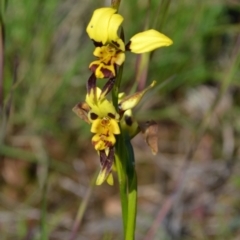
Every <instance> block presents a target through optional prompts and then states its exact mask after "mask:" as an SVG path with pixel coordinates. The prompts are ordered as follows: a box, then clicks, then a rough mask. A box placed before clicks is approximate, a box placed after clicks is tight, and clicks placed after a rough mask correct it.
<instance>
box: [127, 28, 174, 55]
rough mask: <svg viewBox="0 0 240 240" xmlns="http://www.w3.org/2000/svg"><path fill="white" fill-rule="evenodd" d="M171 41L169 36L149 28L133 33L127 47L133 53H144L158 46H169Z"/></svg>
mask: <svg viewBox="0 0 240 240" xmlns="http://www.w3.org/2000/svg"><path fill="white" fill-rule="evenodd" d="M172 43H173V42H172V40H171V39H170V38H168V37H167V36H165V35H164V34H162V33H160V32H158V31H156V30H154V29H151V30H147V31H144V32H141V33H138V34H136V35H134V36H133V37H132V38H131V39H130V45H129V49H130V51H131V52H133V53H145V52H150V51H153V50H155V49H156V48H159V47H164V46H169V45H171V44H172Z"/></svg>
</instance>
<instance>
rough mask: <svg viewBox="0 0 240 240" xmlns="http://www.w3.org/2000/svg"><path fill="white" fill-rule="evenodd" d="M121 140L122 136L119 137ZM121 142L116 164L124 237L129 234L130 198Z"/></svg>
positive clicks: (116, 155)
mask: <svg viewBox="0 0 240 240" xmlns="http://www.w3.org/2000/svg"><path fill="white" fill-rule="evenodd" d="M119 138H121V136H120V137H119ZM120 143H121V140H120V139H119V141H118V142H117V145H118V146H116V153H115V164H116V168H117V173H118V181H119V190H120V197H121V206H122V220H123V229H124V236H126V232H127V225H128V196H127V178H126V171H125V167H124V165H123V162H122V159H123V156H122V154H121V153H122V152H123V151H122V149H123V148H121V144H120Z"/></svg>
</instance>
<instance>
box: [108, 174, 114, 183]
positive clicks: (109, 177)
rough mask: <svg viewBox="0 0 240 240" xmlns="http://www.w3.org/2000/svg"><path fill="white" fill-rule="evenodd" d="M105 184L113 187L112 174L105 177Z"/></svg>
mask: <svg viewBox="0 0 240 240" xmlns="http://www.w3.org/2000/svg"><path fill="white" fill-rule="evenodd" d="M107 183H108V184H109V185H111V186H113V184H114V180H113V175H112V173H110V174H109V175H108V177H107Z"/></svg>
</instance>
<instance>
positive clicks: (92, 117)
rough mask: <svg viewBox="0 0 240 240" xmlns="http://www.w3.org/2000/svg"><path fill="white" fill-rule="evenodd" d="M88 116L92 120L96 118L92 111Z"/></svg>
mask: <svg viewBox="0 0 240 240" xmlns="http://www.w3.org/2000/svg"><path fill="white" fill-rule="evenodd" d="M90 118H91V119H92V120H96V119H97V118H98V115H97V114H96V113H94V112H91V113H90Z"/></svg>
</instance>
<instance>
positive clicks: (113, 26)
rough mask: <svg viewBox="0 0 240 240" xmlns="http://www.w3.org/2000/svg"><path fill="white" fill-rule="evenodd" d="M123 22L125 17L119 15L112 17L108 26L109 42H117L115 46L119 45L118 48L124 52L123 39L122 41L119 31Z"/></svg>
mask: <svg viewBox="0 0 240 240" xmlns="http://www.w3.org/2000/svg"><path fill="white" fill-rule="evenodd" d="M122 22H123V17H122V16H121V15H119V14H113V15H112V17H111V19H110V21H109V24H108V41H109V42H110V43H113V44H114V42H115V44H117V48H119V49H121V50H122V51H124V50H125V46H124V43H123V41H122V39H120V38H119V36H118V29H119V27H120V25H121V24H122Z"/></svg>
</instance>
